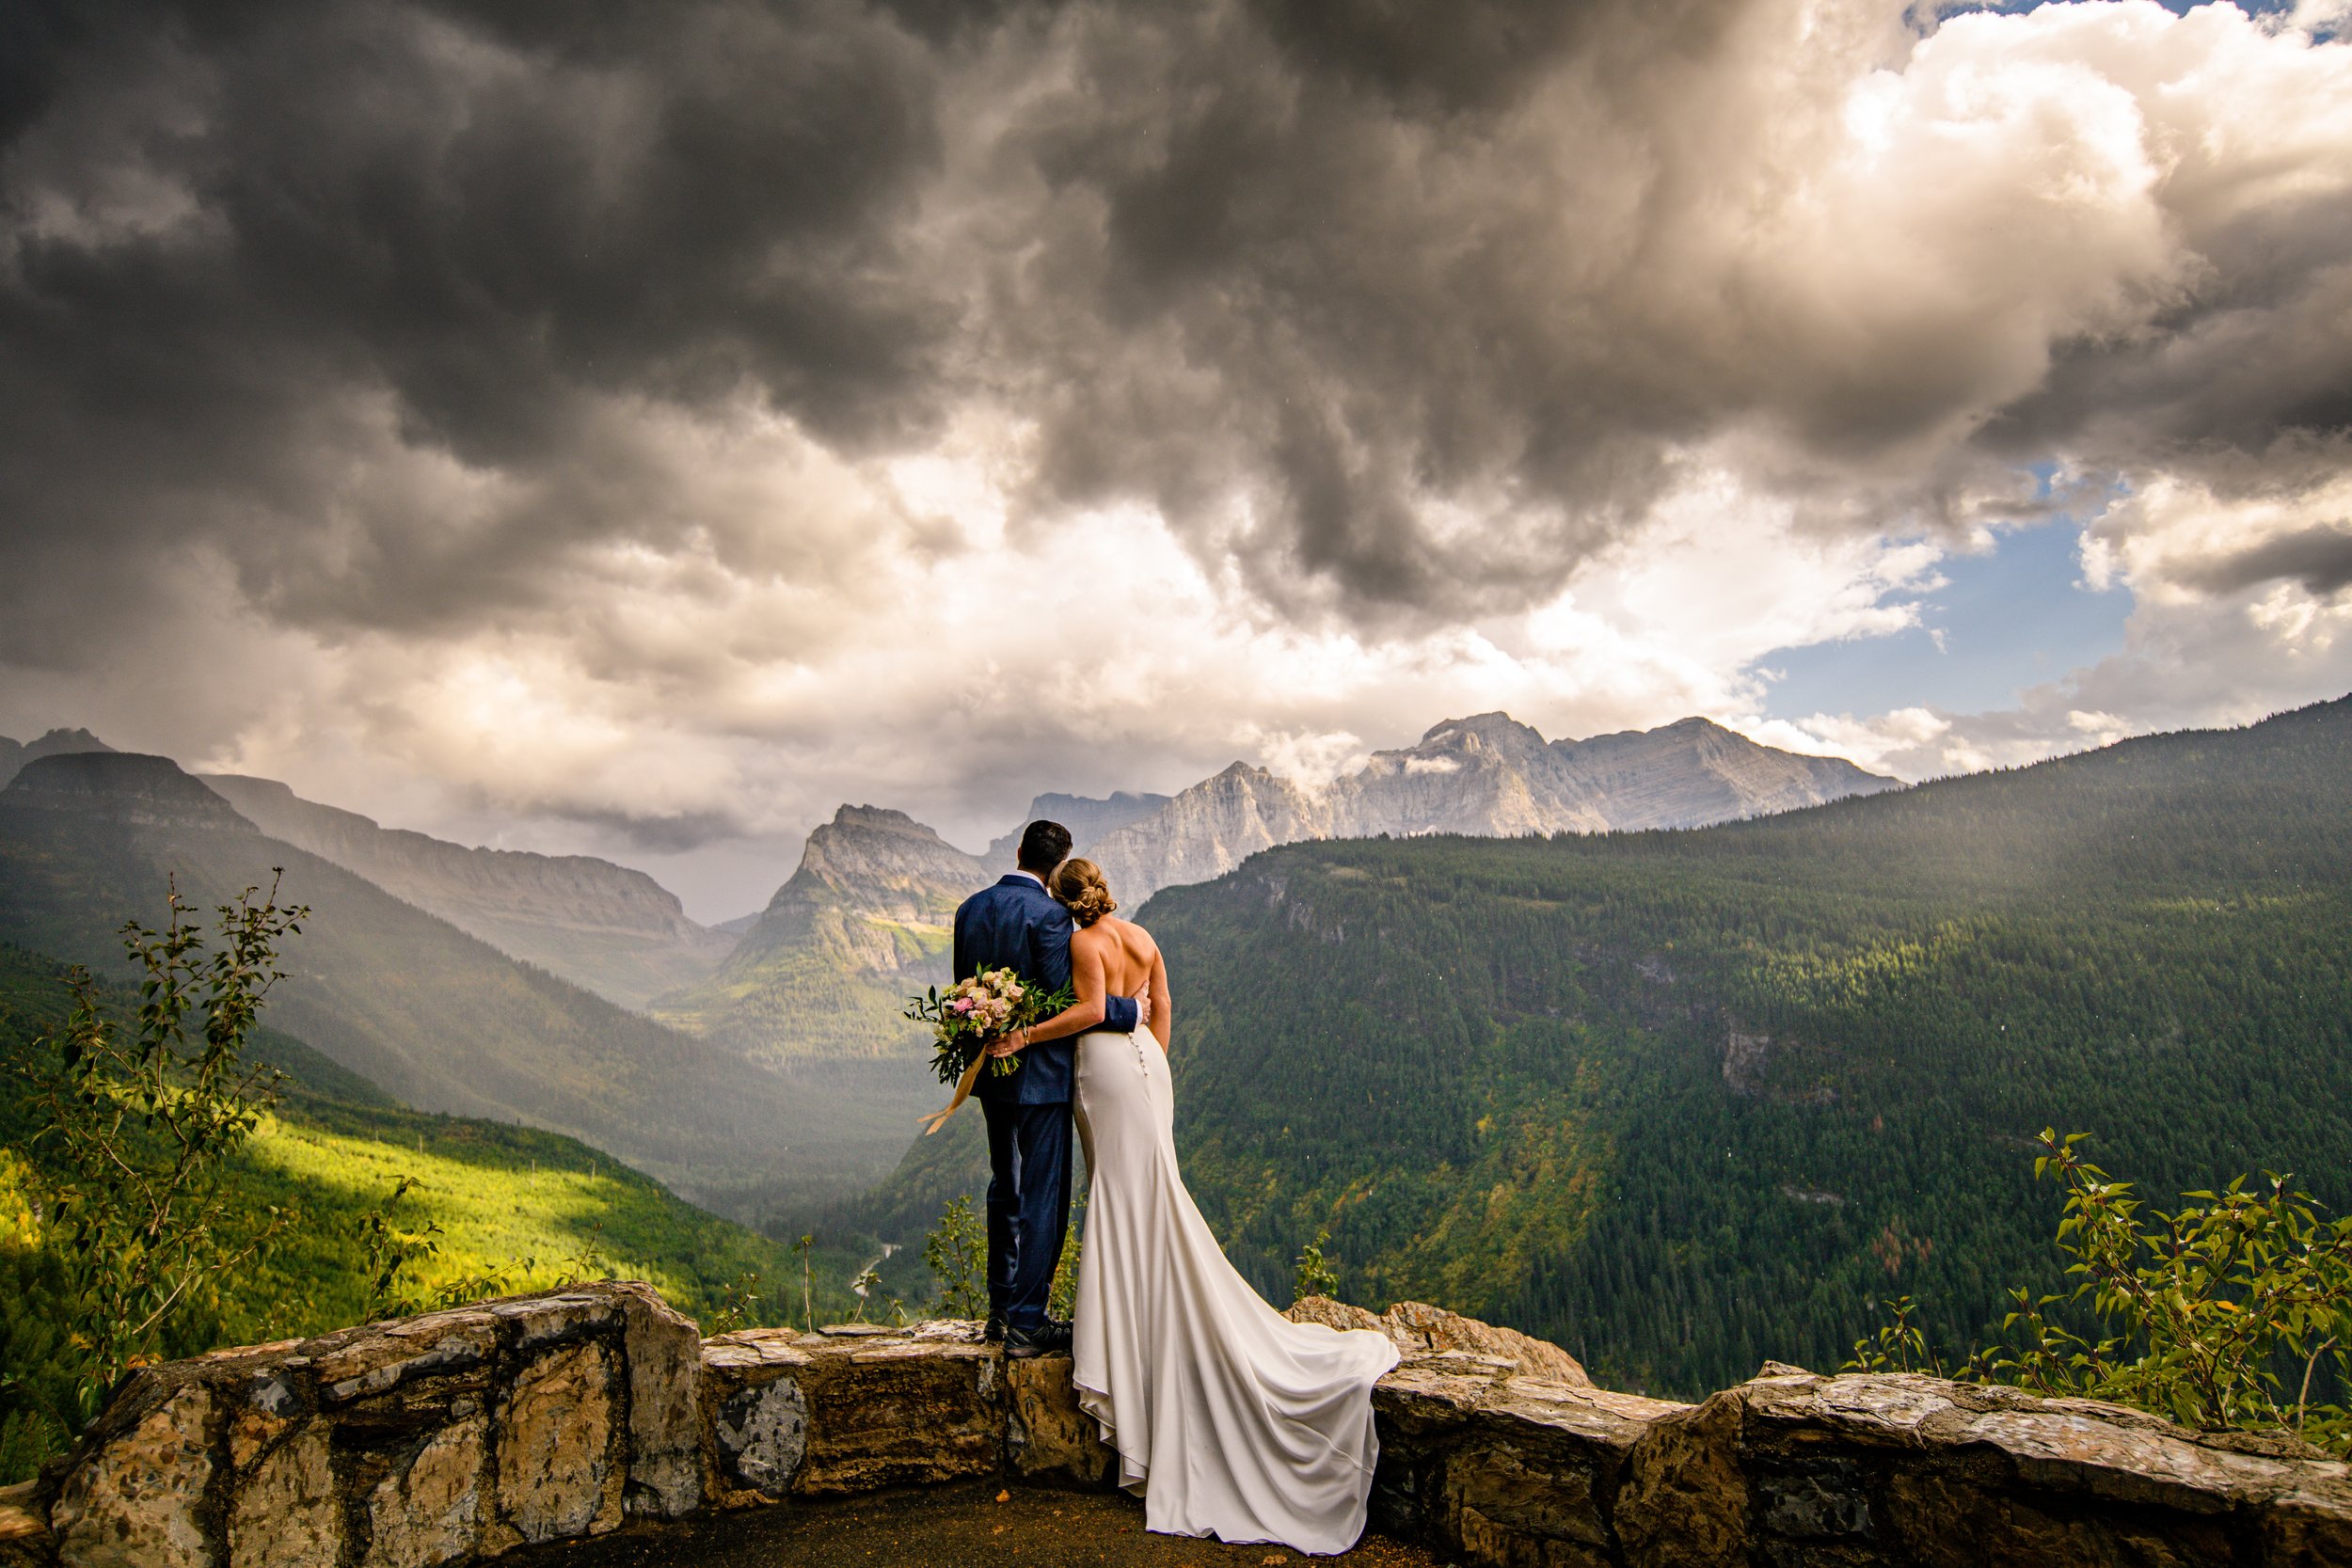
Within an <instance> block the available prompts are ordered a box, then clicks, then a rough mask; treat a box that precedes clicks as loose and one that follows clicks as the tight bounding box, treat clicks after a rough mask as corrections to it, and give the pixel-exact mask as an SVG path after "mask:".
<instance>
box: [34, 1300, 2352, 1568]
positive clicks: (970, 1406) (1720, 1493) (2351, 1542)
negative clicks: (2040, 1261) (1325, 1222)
mask: <svg viewBox="0 0 2352 1568" xmlns="http://www.w3.org/2000/svg"><path fill="white" fill-rule="evenodd" d="M1295 1314H1296V1315H1297V1316H1300V1317H1302V1318H1315V1319H1318V1320H1320V1321H1324V1322H1329V1323H1337V1324H1341V1325H1344V1326H1351V1327H1354V1326H1364V1327H1375V1328H1379V1329H1382V1330H1383V1331H1385V1332H1388V1333H1390V1334H1391V1335H1392V1336H1393V1337H1395V1338H1397V1339H1398V1340H1399V1342H1400V1344H1402V1345H1403V1346H1404V1347H1405V1348H1406V1359H1405V1361H1404V1362H1403V1363H1402V1364H1401V1365H1400V1366H1399V1367H1398V1368H1397V1370H1395V1371H1394V1372H1392V1373H1391V1374H1390V1375H1389V1376H1388V1377H1387V1378H1385V1379H1383V1380H1382V1382H1381V1384H1380V1386H1379V1387H1378V1389H1377V1391H1376V1393H1375V1414H1376V1418H1377V1419H1378V1423H1379V1429H1380V1440H1381V1455H1380V1466H1379V1472H1378V1474H1377V1476H1376V1477H1375V1486H1374V1494H1373V1507H1374V1518H1375V1523H1376V1524H1377V1525H1378V1526H1379V1527H1380V1528H1384V1529H1386V1530H1388V1531H1390V1532H1391V1533H1392V1534H1396V1535H1399V1536H1405V1537H1408V1538H1412V1539H1417V1540H1420V1541H1422V1542H1424V1543H1426V1544H1430V1545H1432V1546H1434V1547H1436V1548H1438V1550H1439V1551H1441V1552H1444V1553H1447V1554H1450V1555H1452V1556H1454V1557H1455V1558H1457V1559H1459V1560H1462V1561H1465V1562H1470V1563H1476V1564H1490V1565H1496V1568H1587V1565H1595V1568H1597V1565H1601V1564H1608V1565H1612V1568H1669V1565H1671V1568H1716V1565H1721V1568H1732V1565H1740V1568H1816V1565H1819V1568H1830V1565H1838V1568H1847V1565H1853V1568H1861V1565H1885V1568H1911V1565H1915V1564H1918V1565H1929V1568H1945V1565H1955V1568H1956V1565H1961V1564H1988V1565H1990V1564H1999V1565H2002V1568H2011V1565H2014V1568H2036V1565H2040V1564H2050V1565H2052V1568H2058V1565H2061V1564H2062V1565H2064V1568H2107V1565H2118V1568H2120V1565H2122V1564H2135V1565H2139V1564H2145V1565H2151V1568H2170V1565H2181V1568H2188V1565H2201V1564H2214V1565H2216V1568H2220V1565H2225V1564H2226V1565H2229V1568H2284V1565H2288V1564H2294V1565H2298V1568H2300V1565H2312V1568H2317V1565H2321V1564H2352V1475H2347V1471H2346V1467H2345V1466H2344V1465H2342V1464H2338V1463H2334V1462H2331V1461H2328V1460H2326V1459H2324V1458H2320V1457H2317V1456H2315V1455H2313V1454H2312V1453H2311V1452H2310V1451H2309V1450H2306V1449H2300V1447H2299V1446H2298V1445H2296V1444H2294V1443H2292V1442H2290V1441H2286V1440H2283V1439H2260V1438H2251V1437H2232V1438H2199V1437H2197V1436H2196V1435H2194V1434H2192V1433H2186V1432H2184V1431H2182V1430H2181V1429H2179V1428H2177V1427H2174V1426H2171V1425H2170V1424H2169V1423H2167V1422H2165V1421H2162V1420H2159V1419H2157V1418H2153V1417H2151V1416H2145V1415H2142V1414H2139V1413H2137V1412H2136V1411H2130V1410H2124V1409H2121V1408H2119V1407H2116V1406H2113V1405H2105V1404H2094V1403H2090V1402H2077V1401H2060V1400H2038V1399H2033V1398H2029V1397H2027V1396H2026V1395H2023V1394H2020V1393H2017V1392H2015V1391H2014V1390H2009V1389H2001V1388H1987V1387H1979V1386H1972V1385H1961V1384H1952V1383H1945V1382H1940V1381H1937V1380H1934V1379H1930V1378H1920V1377H1899V1376H1839V1377H1822V1376H1816V1375H1814V1374H1812V1373H1809V1372H1804V1371H1801V1370H1795V1369H1792V1368H1779V1367H1768V1368H1767V1369H1766V1371H1765V1375H1762V1376H1759V1377H1757V1378H1756V1379H1755V1380H1754V1381H1752V1382H1749V1383H1746V1384H1743V1385H1741V1386H1739V1387H1737V1388H1732V1389H1728V1390H1725V1391H1724V1392H1723V1393H1720V1394H1717V1395H1715V1396H1713V1397H1712V1398H1710V1399H1708V1401H1707V1402H1705V1403H1703V1404H1699V1405H1680V1404H1673V1403H1668V1402H1662V1401H1658V1400H1650V1399H1644V1398H1640V1397H1638V1396H1634V1395H1629V1394H1619V1393H1612V1392H1610V1391H1608V1390H1605V1389H1600V1388H1596V1387H1594V1386H1592V1385H1591V1383H1590V1382H1589V1380H1587V1379H1586V1378H1585V1377H1584V1374H1583V1370H1582V1369H1581V1368H1580V1367H1578V1366H1577V1365H1576V1363H1575V1362H1574V1361H1573V1359H1571V1358H1569V1357H1568V1356H1567V1355H1566V1354H1565V1353H1564V1352H1562V1351H1560V1350H1559V1349H1558V1348H1557V1347H1555V1346H1551V1345H1547V1344H1543V1343H1542V1342H1541V1341H1536V1340H1530V1339H1527V1338H1525V1337H1524V1336H1518V1335H1515V1334H1513V1333H1511V1331H1509V1330H1506V1329H1496V1328H1491V1327H1489V1326H1488V1325H1486V1324H1482V1323H1475V1322H1473V1321H1472V1320H1469V1319H1464V1318H1459V1317H1455V1316H1454V1315H1453V1314H1451V1313H1446V1312H1442V1311H1439V1310H1438V1309H1436V1308H1432V1307H1419V1306H1415V1305H1412V1304H1406V1305H1404V1306H1400V1307H1395V1308H1392V1309H1391V1311H1390V1312H1389V1313H1388V1314H1386V1315H1381V1316H1375V1315H1374V1314H1371V1313H1368V1312H1362V1311H1361V1310H1360V1309H1359V1308H1352V1307H1341V1306H1340V1305H1339V1304H1337V1303H1317V1302H1310V1303H1302V1304H1301V1306H1300V1307H1298V1308H1296V1309H1295ZM1112 1473H1113V1471H1112V1465H1111V1455H1110V1452H1109V1450H1108V1449H1105V1448H1104V1446H1103V1445H1102V1444H1101V1443H1100V1442H1099V1441H1098V1440H1097V1437H1096V1434H1095V1433H1094V1431H1093V1429H1092V1423H1091V1422H1090V1421H1089V1420H1088V1419H1086V1418H1085V1417H1084V1416H1083V1415H1082V1414H1081V1413H1080V1411H1079V1409H1078V1406H1077V1402H1076V1400H1075V1397H1074V1395H1073V1392H1072V1389H1071V1386H1070V1363H1069V1362H1068V1360H1067V1359H1065V1358H1060V1357H1047V1358H1041V1359H1037V1360H1031V1361H1008V1360H1006V1359H1005V1357H1004V1355H1003V1354H1002V1353H1001V1351H1000V1350H999V1349H998V1348H997V1347H995V1346H993V1345H988V1344H984V1343H982V1342H981V1341H980V1338H979V1336H978V1332H977V1325H976V1324H971V1323H922V1324H917V1325H914V1327H911V1328H907V1329H903V1330H884V1329H880V1328H874V1327H870V1326H863V1325H844V1326H837V1327H834V1328H830V1329H827V1330H824V1331H822V1332H819V1333H815V1334H806V1333H801V1332H798V1331H795V1330H789V1329H752V1330H746V1331H744V1332H741V1333H738V1334H731V1335H726V1336H723V1337H722V1338H716V1339H710V1340H704V1339H702V1338H701V1337H700V1336H699V1334H698V1333H697V1332H696V1330H695V1328H694V1325H693V1324H692V1323H690V1322H688V1321H687V1320H686V1319H684V1318H682V1317H680V1316H679V1315H678V1314H676V1313H675V1312H674V1311H672V1310H671V1309H670V1308H669V1307H668V1306H666V1305H665V1304H664V1303H663V1302H662V1301H661V1299H660V1297H659V1296H658V1295H656V1294H655V1293H654V1292H653V1291H652V1290H650V1289H649V1288H648V1287H645V1286H643V1285H635V1284H601V1285H590V1286H582V1287H580V1288H578V1289H575V1290H571V1291H559V1292H554V1293H550V1294H545V1295H538V1296H528V1297H519V1298H516V1299H514V1300H510V1301H502V1302H492V1303H485V1304H484V1305H482V1306H479V1307H465V1308H461V1309H459V1310H455V1311H450V1312H437V1313H433V1314H430V1315H428V1316H425V1317H420V1318H413V1319H408V1320H405V1321H400V1322H393V1323H374V1324H370V1325H368V1326H367V1327H364V1328H358V1329H351V1330H346V1331H344V1332H342V1333H340V1334H333V1335H328V1336H326V1337H325V1338H317V1339H310V1340H305V1341H300V1342H289V1343H285V1344H278V1345H263V1346H257V1347H254V1348H252V1349H247V1350H238V1351H226V1352H222V1353H220V1354H215V1355H211V1356H206V1357H203V1358H201V1359H199V1360H195V1361H187V1362H180V1363H175V1364H172V1365H170V1366H165V1367H156V1368H150V1369H147V1370H142V1371H139V1372H137V1373H135V1374H134V1375H133V1376H132V1377H131V1378H130V1379H128V1380H127V1381H126V1382H125V1383H124V1385H123V1386H122V1387H121V1388H120V1389H119V1390H118V1392H117V1394H116V1396H115V1399H114V1401H113V1402H112V1404H111V1405H110V1406H109V1408H108V1410H107V1412H106V1414H105V1415H104V1416H103V1418H101V1419H100V1420H99V1422H98V1423H97V1424H96V1425H95V1426H94V1427H93V1428H92V1429H91V1431H90V1432H89V1433H87V1435H86V1436H85V1438H84V1440H83V1441H82V1443H81V1444H80V1445H79V1446H78V1448H77V1449H75V1451H74V1452H73V1453H72V1455H71V1456H70V1457H69V1458H68V1459H67V1460H65V1461H64V1462H62V1463H60V1464H59V1465H56V1466H53V1467H52V1470H51V1472H50V1474H49V1475H47V1476H46V1477H45V1478H44V1479H43V1480H42V1481H40V1483H38V1484H37V1485H34V1486H30V1487H20V1488H13V1489H10V1490H8V1491H4V1492H0V1564H5V1565H7V1568H33V1565H40V1568H150V1565H152V1568H257V1565H263V1564H266V1565H267V1568H302V1565H310V1564H315V1565H317V1568H430V1565H434V1564H441V1563H463V1562H469V1561H477V1560H486V1559H489V1558H494V1557H497V1556H499V1555H500V1554H501V1553H504V1552H506V1551H509V1550H511V1549H513V1548H515V1547H516V1546H520V1545H523V1544H531V1543H538V1542H548V1541H560V1540H564V1539H572V1538H578V1537H582V1536H590V1535H600V1534H604V1533H607V1532H610V1531H612V1530H616V1529H621V1528H631V1529H658V1528H660V1526H661V1525H662V1523H663V1522H664V1521H668V1520H674V1519H677V1518H679V1517H682V1516H683V1515H686V1514H689V1513H693V1512H695V1511H697V1510H700V1509H706V1508H709V1509H734V1508H757V1507H774V1506H783V1507H789V1506H791V1500H792V1499H794V1498H799V1497H821V1496H826V1495H838V1494H843V1493H854V1492H863V1491H868V1490H872V1489H874V1488H879V1487H898V1486H921V1485H927V1484H931V1483H935V1482H943V1481H960V1480H966V1479H970V1478H976V1477H1001V1478H1003V1479H1005V1480H1007V1481H1014V1482H1025V1483H1030V1484H1040V1485H1049V1486H1061V1487H1086V1488H1097V1487H1104V1486H1107V1485H1109V1484H1110V1479H1111V1476H1112Z"/></svg>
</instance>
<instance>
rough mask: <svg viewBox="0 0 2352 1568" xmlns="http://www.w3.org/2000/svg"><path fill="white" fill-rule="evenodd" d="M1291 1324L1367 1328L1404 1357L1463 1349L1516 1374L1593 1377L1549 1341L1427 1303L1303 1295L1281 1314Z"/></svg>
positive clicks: (1582, 1380)
mask: <svg viewBox="0 0 2352 1568" xmlns="http://www.w3.org/2000/svg"><path fill="white" fill-rule="evenodd" d="M1283 1316H1284V1317H1286V1318H1288V1319H1290V1320H1291V1322H1293V1323H1323V1324H1325V1325H1326V1326H1327V1327H1331V1328H1369V1329H1374V1330H1375V1331H1377V1332H1379V1333H1382V1334H1385V1335H1387V1336H1388V1337H1389V1338H1391V1339H1393V1340H1395V1341H1396V1344H1397V1348H1398V1349H1399V1350H1401V1351H1403V1352H1404V1353H1405V1354H1407V1355H1433V1354H1444V1353H1446V1352H1448V1351H1461V1352H1464V1353H1467V1354H1471V1355H1477V1356H1483V1357H1485V1358H1486V1359H1487V1360H1491V1361H1502V1362H1506V1363H1508V1364H1509V1365H1510V1367H1511V1368H1512V1370H1513V1372H1514V1374H1515V1375H1517V1376H1520V1377H1533V1378H1540V1379H1542V1380H1543V1381H1544V1382H1546V1383H1563V1384H1565V1385H1567V1386H1569V1387H1571V1388H1590V1387H1591V1386H1593V1380H1592V1379H1591V1378H1589V1377H1587V1376H1586V1375H1585V1374H1584V1369H1583V1367H1582V1366H1581V1365H1580V1364H1579V1363H1578V1361H1577V1359H1576V1357H1575V1356H1573V1355H1570V1354H1568V1353H1567V1352H1566V1351H1564V1350H1562V1349H1561V1348H1560V1347H1559V1346H1558V1345H1555V1344H1553V1343H1551V1342H1550V1341H1549V1340H1548V1339H1538V1338H1534V1337H1533V1336H1532V1335H1526V1334H1521V1333H1520V1332H1519V1331H1518V1329H1516V1328H1504V1327H1502V1326H1499V1325H1497V1324H1495V1323H1480V1322H1479V1321H1478V1320H1477V1319H1476V1318H1465V1317H1463V1316H1462V1315H1461V1314H1460V1313H1459V1312H1449V1311H1447V1310H1446V1309H1445V1308H1444V1307H1431V1306H1429V1305H1428V1304H1427V1303H1425V1302H1418V1301H1400V1302H1398V1303H1397V1304H1396V1305H1395V1306H1393V1307H1390V1308H1389V1309H1388V1311H1386V1312H1375V1311H1373V1310H1371V1309H1370V1308H1368V1307H1351V1306H1349V1305H1348V1304H1347V1303H1346V1302H1343V1301H1333V1300H1332V1299H1331V1298H1330V1297H1328V1296H1307V1297H1304V1298H1302V1299H1300V1300H1298V1301H1295V1302H1294V1303H1292V1304H1291V1308H1290V1310H1289V1311H1288V1312H1285V1313H1284V1314H1283Z"/></svg>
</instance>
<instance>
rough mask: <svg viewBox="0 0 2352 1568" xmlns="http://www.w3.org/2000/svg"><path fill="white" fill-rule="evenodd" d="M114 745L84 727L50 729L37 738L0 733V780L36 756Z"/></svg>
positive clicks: (102, 749)
mask: <svg viewBox="0 0 2352 1568" xmlns="http://www.w3.org/2000/svg"><path fill="white" fill-rule="evenodd" d="M113 750H114V748H113V747H112V746H109V745H107V744H106V743H105V742H104V741H103V740H101V739H99V738H98V737H97V736H94V735H92V734H90V733H89V731H87V730H64V729H58V730H51V731H50V732H49V733H48V734H46V735H44V736H41V737H40V739H39V740H24V741H17V740H10V739H9V738H8V736H0V784H7V783H8V781H9V780H10V779H13V778H15V777H16V774H17V770H18V769H19V768H23V767H24V765H25V764H26V763H28V762H31V761H33V760H34V759H35V758H37V757H56V756H67V755H70V754H72V753H73V752H111V751H113Z"/></svg>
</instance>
